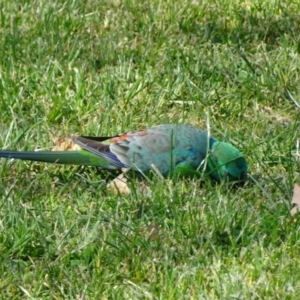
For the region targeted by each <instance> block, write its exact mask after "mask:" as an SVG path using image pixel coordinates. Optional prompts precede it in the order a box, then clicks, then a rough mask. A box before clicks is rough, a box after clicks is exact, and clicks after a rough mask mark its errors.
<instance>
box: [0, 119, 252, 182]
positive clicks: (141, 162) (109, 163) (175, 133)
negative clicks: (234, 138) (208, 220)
mask: <svg viewBox="0 0 300 300" xmlns="http://www.w3.org/2000/svg"><path fill="white" fill-rule="evenodd" d="M70 139H71V140H72V142H73V143H74V144H75V145H77V146H79V147H80V149H79V150H71V151H11V150H0V157H2V158H14V159H21V160H31V161H40V162H47V163H57V164H73V165H85V166H95V167H100V168H103V169H107V170H124V169H131V170H134V171H136V172H138V173H142V174H147V173H149V171H150V170H153V168H156V169H157V170H159V172H160V173H161V174H162V175H163V176H165V177H167V176H174V175H183V176H194V175H195V176H196V174H199V170H201V171H203V170H204V171H205V172H206V173H207V174H208V175H209V176H210V177H211V178H213V179H215V180H217V181H220V180H223V179H227V180H240V181H244V180H246V175H247V169H248V165H247V162H246V160H245V158H244V156H243V154H242V153H241V152H240V151H239V150H238V149H236V148H235V147H234V146H232V145H231V144H229V143H225V142H220V141H218V140H217V139H215V138H214V137H212V136H209V135H208V133H207V132H206V131H202V130H200V129H198V128H196V127H193V126H190V125H175V124H163V125H158V126H154V127H151V128H148V129H145V130H140V131H133V132H128V133H124V134H117V135H115V136H110V137H89V136H71V137H70Z"/></svg>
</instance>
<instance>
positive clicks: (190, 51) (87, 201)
mask: <svg viewBox="0 0 300 300" xmlns="http://www.w3.org/2000/svg"><path fill="white" fill-rule="evenodd" d="M299 9H300V5H299V3H298V2H297V1H290V2H289V3H282V2H278V1H268V2H261V1H230V0H227V1H217V2H211V1H202V2H201V3H198V1H149V2H145V1H135V0H130V1H123V2H122V1H52V2H46V1H21V2H18V3H17V2H16V1H7V0H5V1H4V2H2V4H1V14H0V21H1V28H0V46H1V47H0V56H1V60H0V111H1V118H0V147H1V148H7V149H27V150H28V149H37V148H48V147H51V145H52V144H53V141H52V137H53V136H60V135H64V134H69V133H74V134H76V133H78V134H84V135H103V136H105V135H112V134H115V133H119V132H125V131H128V130H134V129H142V128H145V127H149V126H152V125H157V124H162V123H189V124H192V125H195V126H198V127H199V128H203V129H207V128H208V125H209V129H210V131H211V133H212V134H213V135H214V136H215V137H216V138H218V139H220V140H224V141H229V142H231V143H232V144H233V145H234V146H235V147H237V148H239V149H240V150H241V151H243V153H244V154H245V156H246V158H247V160H248V162H249V178H250V179H251V180H249V181H248V182H247V183H246V185H245V186H244V187H241V188H234V187H231V186H230V185H226V184H218V185H216V184H214V183H212V182H210V181H209V180H207V179H204V180H202V182H201V183H199V182H198V181H197V180H186V179H182V180H176V181H171V180H168V179H166V180H161V179H160V178H159V177H155V176H154V177H153V178H152V179H151V180H149V182H148V183H147V185H148V187H149V190H147V189H146V190H145V189H143V188H141V187H140V185H141V184H144V183H141V182H140V181H139V180H136V179H134V178H133V179H132V180H131V181H130V186H131V188H132V190H133V193H132V194H131V195H129V196H121V195H113V194H111V193H109V191H107V190H106V188H105V187H106V184H107V182H108V180H109V179H108V176H109V175H108V174H107V173H106V172H98V171H97V170H95V169H93V168H82V167H73V166H56V165H46V164H38V163H36V164H35V163H28V162H17V161H5V160H1V164H0V253H1V265H0V273H1V276H0V278H1V279H0V291H1V296H2V298H3V299H21V298H22V299H23V298H26V297H27V298H28V299H298V298H299V295H298V294H299V288H300V283H299V282H300V275H299V274H300V267H299V259H298V256H299V250H300V244H299V234H298V232H299V221H298V218H299V217H298V216H295V218H291V217H290V215H289V209H290V204H289V203H290V199H291V194H292V186H293V184H294V183H295V182H298V183H299V155H298V154H297V151H296V144H297V140H298V139H299V134H298V133H299V109H298V108H296V106H295V104H294V103H293V102H292V101H291V100H290V99H288V98H287V97H286V92H287V91H289V92H290V93H291V95H292V96H293V97H294V98H295V100H296V101H299V102H298V103H300V96H299V67H300V60H299V52H300V38H299V26H300V18H299V14H298V12H299Z"/></svg>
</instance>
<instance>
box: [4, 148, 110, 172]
mask: <svg viewBox="0 0 300 300" xmlns="http://www.w3.org/2000/svg"><path fill="white" fill-rule="evenodd" d="M0 158H12V159H21V160H30V161H39V162H46V163H56V164H65V165H85V166H96V167H101V168H104V169H116V167H115V166H113V165H112V164H110V163H109V162H108V161H106V160H105V159H103V158H102V157H100V156H98V155H96V154H93V153H90V152H88V151H85V150H76V151H12V150H0Z"/></svg>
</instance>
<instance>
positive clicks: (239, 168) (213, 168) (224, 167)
mask: <svg viewBox="0 0 300 300" xmlns="http://www.w3.org/2000/svg"><path fill="white" fill-rule="evenodd" d="M207 168H208V173H209V174H210V176H211V177H213V178H214V179H216V180H218V181H220V180H223V179H227V180H230V181H232V180H240V181H245V180H246V177H247V169H248V165H247V162H246V159H245V158H244V156H243V154H242V153H241V152H240V151H239V150H238V149H236V148H235V147H233V146H232V145H231V144H229V143H225V142H215V143H213V144H212V146H211V151H210V153H209V155H208V158H207Z"/></svg>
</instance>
